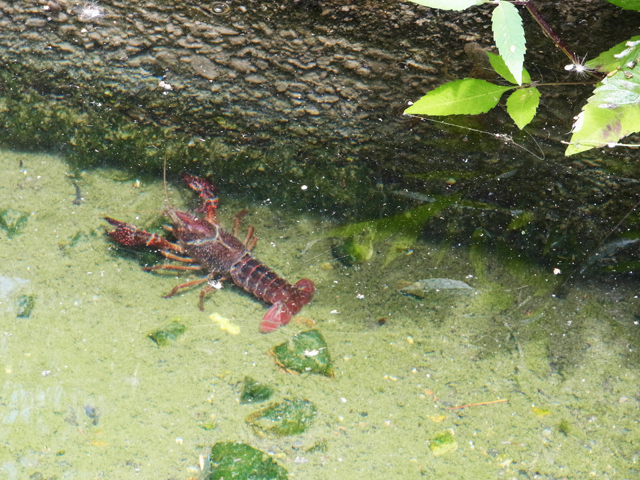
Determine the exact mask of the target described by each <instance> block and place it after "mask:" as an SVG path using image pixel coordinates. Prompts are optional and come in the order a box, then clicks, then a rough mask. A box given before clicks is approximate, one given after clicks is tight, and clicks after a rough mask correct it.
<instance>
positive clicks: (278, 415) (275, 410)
mask: <svg viewBox="0 0 640 480" xmlns="http://www.w3.org/2000/svg"><path fill="white" fill-rule="evenodd" d="M315 416H316V407H315V405H314V404H313V403H311V402H310V401H309V400H305V399H303V398H296V399H294V400H285V401H284V402H282V403H272V404H269V405H267V406H266V407H265V408H263V409H261V410H258V411H257V412H254V413H252V414H250V415H248V416H247V418H246V422H247V423H248V424H249V425H251V426H252V427H253V429H254V430H255V431H256V433H261V434H271V435H276V436H278V437H285V436H289V435H299V434H301V433H302V432H304V431H305V430H306V429H307V428H309V426H310V425H311V421H312V420H313V419H314V418H315Z"/></svg>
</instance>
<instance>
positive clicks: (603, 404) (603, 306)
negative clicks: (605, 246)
mask: <svg viewBox="0 0 640 480" xmlns="http://www.w3.org/2000/svg"><path fill="white" fill-rule="evenodd" d="M0 164H1V165H2V171H3V175H2V177H1V178H0V198H1V199H2V202H1V205H0V207H1V208H0V209H1V210H2V218H3V222H2V229H0V238H1V239H2V252H3V255H2V258H3V259H2V262H1V264H0V278H1V280H0V295H1V298H0V302H1V303H0V311H1V315H2V317H1V318H2V332H1V333H2V336H1V339H0V367H1V368H0V376H1V382H0V440H1V442H2V445H3V448H2V450H0V472H1V474H0V477H2V478H8V479H20V478H29V476H33V477H32V478H71V479H76V478H77V479H81V478H98V477H102V478H122V479H125V478H176V479H178V478H183V479H186V478H204V475H205V473H204V472H206V471H208V469H209V468H210V467H209V466H208V465H207V462H208V456H209V452H210V451H211V447H212V445H214V444H215V443H217V442H235V441H241V442H244V443H246V444H248V445H251V446H252V447H255V448H257V449H259V450H261V451H263V452H266V453H267V454H268V455H270V456H271V458H272V459H273V460H275V461H276V462H277V463H278V464H279V465H280V466H282V467H284V468H285V469H286V470H287V471H288V472H289V474H290V475H291V476H292V478H305V479H326V478H336V479H341V478H344V479H347V478H353V477H354V475H356V474H357V475H361V476H363V477H365V478H420V477H426V478H460V479H466V478H469V479H471V478H475V479H477V478H531V479H532V478H611V479H614V478H615V479H632V478H638V476H639V475H640V471H639V470H640V468H639V467H638V455H639V454H640V452H639V448H640V447H639V446H638V445H640V443H639V442H640V438H639V437H640V433H639V431H640V430H639V429H638V425H637V411H638V402H639V401H640V391H639V389H638V380H639V379H638V369H639V366H640V362H639V360H640V356H639V355H638V351H637V350H638V344H639V343H640V338H639V335H638V328H640V327H639V326H638V320H637V319H638V317H637V315H638V311H639V307H640V305H639V304H638V299H637V296H636V292H637V289H636V287H635V285H633V284H630V285H624V284H620V283H615V284H603V283H595V282H593V283H588V282H582V283H578V284H573V285H569V287H568V289H567V294H566V296H564V297H563V298H558V297H556V296H554V294H553V292H554V288H555V287H557V283H558V281H559V280H558V276H557V275H554V272H552V271H545V270H541V269H536V268H535V267H534V266H532V265H530V264H527V263H525V262H523V261H521V260H519V259H518V258H517V256H508V255H506V256H502V257H500V258H494V257H493V256H492V254H490V253H488V252H487V251H486V250H485V249H484V248H483V247H482V244H481V243H477V244H474V247H473V248H471V249H465V248H461V247H458V246H456V245H448V244H427V243H417V244H416V245H414V248H413V250H412V251H407V252H406V254H401V255H399V256H397V257H396V258H395V259H394V260H393V261H391V262H388V261H387V256H386V255H387V252H388V246H386V245H384V242H382V243H381V244H376V245H374V247H375V248H374V251H373V254H372V256H371V257H370V258H369V259H368V260H366V261H365V262H363V263H362V264H360V265H359V266H358V267H346V266H343V265H342V264H341V263H339V262H338V261H337V260H336V259H335V258H334V257H333V256H332V253H331V252H332V249H331V239H329V238H327V232H328V231H329V230H330V227H332V225H328V224H326V223H325V222H324V221H323V220H322V219H320V218H311V217H304V216H301V215H300V216H295V215H292V214H291V213H289V212H287V210H286V207H280V206H278V205H272V204H264V205H246V204H242V202H239V201H237V200H233V199H231V198H229V197H228V196H225V193H224V192H225V185H224V184H222V183H220V182H217V187H218V190H219V192H220V194H221V210H220V216H221V219H222V222H223V224H225V225H227V226H230V224H231V218H232V217H233V215H234V214H235V213H236V212H237V211H238V210H240V209H242V208H247V209H248V210H249V215H248V216H247V218H246V219H245V225H255V226H256V231H257V233H258V236H259V237H260V241H259V243H258V246H257V247H256V249H255V254H256V255H257V256H258V257H259V258H260V259H261V260H262V261H264V263H266V264H267V265H269V266H271V267H272V268H273V269H274V270H276V271H277V272H278V273H280V274H282V275H283V276H284V277H285V278H287V279H288V280H290V281H296V280H298V279H299V278H303V277H307V278H311V279H312V280H313V281H314V282H315V284H316V288H317V293H316V296H315V298H314V299H313V301H312V302H311V303H310V304H309V305H306V306H305V307H304V309H303V310H302V312H301V313H300V314H299V315H298V316H297V317H296V318H294V320H293V321H292V323H291V324H290V325H289V326H287V327H285V328H280V329H278V330H277V331H275V332H274V333H271V334H267V335H264V334H260V333H259V331H258V326H259V323H260V319H261V318H262V315H263V314H264V311H265V306H264V305H263V304H262V303H260V302H259V301H258V300H256V299H255V298H253V297H251V296H250V295H248V294H246V293H243V292H241V291H240V290H239V289H237V288H236V287H234V286H233V285H230V284H227V285H225V287H224V288H223V289H221V290H220V291H216V292H213V293H212V294H210V295H209V296H208V297H207V299H206V301H205V312H200V311H199V310H198V308H197V302H198V293H197V291H186V292H184V293H183V294H180V295H177V296H175V297H172V298H169V299H163V298H162V295H163V294H166V293H168V292H169V291H170V290H171V288H172V287H173V286H174V285H176V284H177V283H182V282H184V281H186V280H185V278H184V276H182V277H181V278H180V279H179V278H176V275H174V274H168V275H159V274H155V275H154V274H151V273H148V272H144V271H142V270H141V269H140V265H144V264H147V263H148V262H151V261H155V260H153V258H154V257H153V256H149V255H147V254H145V253H144V252H140V251H135V252H134V251H126V250H124V249H122V248H118V247H117V246H116V245H114V244H113V243H112V242H111V241H110V240H109V239H108V238H107V237H106V236H105V235H104V230H105V228H106V227H107V225H106V224H105V222H104V221H103V220H102V217H103V216H105V215H109V216H112V217H114V218H118V219H119V220H123V221H127V222H131V223H135V224H136V225H139V226H141V227H143V228H147V229H152V228H156V229H158V227H159V226H160V225H161V221H159V220H158V219H159V218H160V215H161V211H162V207H163V205H164V204H165V202H170V203H171V204H172V205H174V206H176V207H180V208H189V207H191V208H193V207H195V206H196V205H197V199H196V198H195V195H193V194H192V193H191V192H189V191H188V189H187V188H186V187H184V185H183V184H182V183H181V182H180V180H179V179H178V178H177V175H175V176H173V175H172V174H171V172H169V178H170V181H169V183H168V187H169V188H168V191H167V192H166V193H165V186H164V184H163V182H162V179H160V178H154V179H149V178H141V179H137V178H133V177H127V176H126V175H124V174H122V172H118V171H114V170H104V169H96V170H91V171H87V172H83V173H80V172H74V174H71V173H70V172H69V171H68V167H67V166H66V164H65V163H64V160H63V159H61V158H58V157H54V156H49V155H35V154H21V153H15V152H2V156H1V159H0ZM212 180H213V181H214V182H216V179H215V178H214V179H212ZM76 186H77V188H76ZM409 253H410V254H409ZM429 279H447V280H456V281H458V282H464V283H465V284H466V285H468V286H469V287H470V288H469V289H468V290H469V291H466V290H467V289H463V290H465V291H464V292H462V293H461V292H452V291H447V289H443V290H440V291H438V290H437V289H436V290H434V291H429V292H425V293H424V294H420V292H417V293H418V295H416V292H413V294H411V295H405V294H403V293H401V292H400V291H399V290H400V289H401V288H406V287H407V285H409V284H414V283H416V282H419V281H421V280H429ZM419 285H430V283H428V282H423V283H420V284H419ZM447 285H451V283H450V284H447ZM455 285H459V283H455ZM176 326H179V328H177V327H176ZM311 328H313V329H315V330H317V331H318V332H321V335H322V337H323V338H324V340H325V341H326V345H327V351H328V353H329V355H330V360H331V363H332V370H331V373H333V376H331V375H315V374H305V373H303V374H295V373H291V372H287V371H285V370H284V369H283V368H281V367H282V365H279V364H278V362H277V361H276V359H274V357H273V354H272V353H270V351H272V349H273V348H274V347H276V346H278V345H281V344H283V343H284V342H287V341H289V340H291V339H292V337H294V335H296V334H298V333H300V332H301V331H308V330H310V329H311ZM159 332H160V333H161V334H162V335H159ZM154 335H155V338H152V337H154ZM306 352H307V355H308V356H313V355H315V354H317V352H314V351H313V349H312V350H307V351H306ZM246 377H250V378H252V379H255V380H257V381H259V382H260V383H261V384H264V385H266V386H268V387H269V389H271V391H272V393H271V399H270V400H269V401H273V402H284V403H282V404H283V405H288V403H287V402H289V403H296V402H297V404H300V405H304V406H305V408H307V411H308V412H309V413H308V415H307V417H305V418H306V421H308V425H305V428H304V429H303V431H302V433H300V430H299V429H293V430H290V431H288V432H290V433H292V434H290V435H285V436H279V435H274V434H271V433H269V431H268V429H267V430H265V429H263V430H261V429H260V428H256V425H252V424H251V421H252V419H257V418H259V417H260V418H262V419H264V418H265V416H264V413H265V412H267V411H269V409H271V411H273V410H274V408H273V407H268V408H265V407H267V401H266V400H263V398H262V397H256V398H257V400H256V402H245V401H242V402H241V401H240V399H241V396H242V393H243V391H242V390H243V385H245V384H246V383H247V381H246ZM243 398H244V397H243ZM310 405H312V407H310ZM258 411H262V413H261V414H256V412H258ZM247 420H249V422H248V421H247ZM267 421H270V420H267Z"/></svg>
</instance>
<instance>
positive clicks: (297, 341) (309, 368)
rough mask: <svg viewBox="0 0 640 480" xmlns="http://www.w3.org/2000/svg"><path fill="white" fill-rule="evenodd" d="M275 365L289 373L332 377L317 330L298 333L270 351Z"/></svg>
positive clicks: (329, 359) (327, 358)
mask: <svg viewBox="0 0 640 480" xmlns="http://www.w3.org/2000/svg"><path fill="white" fill-rule="evenodd" d="M271 353H272V354H273V356H274V357H275V359H276V363H277V364H278V365H279V366H280V367H281V368H283V369H284V370H286V371H287V372H289V373H317V374H320V375H325V376H327V377H333V366H332V365H331V357H330V355H329V350H328V349H327V342H325V340H324V337H323V336H322V334H321V333H320V332H319V331H317V330H307V331H305V332H300V333H298V334H297V335H295V336H294V337H293V338H291V339H290V340H289V341H287V342H284V343H282V344H280V345H278V346H277V347H274V348H273V350H271Z"/></svg>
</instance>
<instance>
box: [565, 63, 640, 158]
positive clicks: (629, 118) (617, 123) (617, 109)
mask: <svg viewBox="0 0 640 480" xmlns="http://www.w3.org/2000/svg"><path fill="white" fill-rule="evenodd" d="M639 101H640V65H635V64H634V65H633V68H629V67H626V66H623V67H622V68H620V70H618V71H617V72H615V73H614V74H612V75H611V76H609V77H607V78H605V79H604V80H602V82H600V83H599V84H598V87H597V88H596V89H595V90H594V91H593V96H592V97H591V98H589V100H587V104H586V105H585V106H584V108H583V109H582V112H581V113H580V115H578V116H577V117H576V122H575V123H574V125H573V135H572V136H571V144H570V145H569V147H568V148H567V150H566V152H565V155H567V156H568V155H573V154H575V153H579V152H583V151H585V150H589V149H591V148H597V147H603V146H605V145H608V144H615V143H617V142H618V141H619V140H620V139H621V138H623V137H626V136H627V135H629V134H631V133H635V132H638V131H640V108H638V103H639Z"/></svg>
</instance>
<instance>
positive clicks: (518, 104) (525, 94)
mask: <svg viewBox="0 0 640 480" xmlns="http://www.w3.org/2000/svg"><path fill="white" fill-rule="evenodd" d="M539 104H540V91H539V90H538V89H537V88H535V87H531V88H522V89H519V90H516V91H515V92H513V93H512V94H511V95H509V98H507V113H508V114H509V115H510V116H511V118H512V119H513V121H514V122H516V125H517V126H518V128H519V129H520V130H522V129H523V128H524V127H526V126H527V125H528V124H529V122H530V121H531V120H533V117H534V116H535V114H536V110H537V109H538V105H539Z"/></svg>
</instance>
